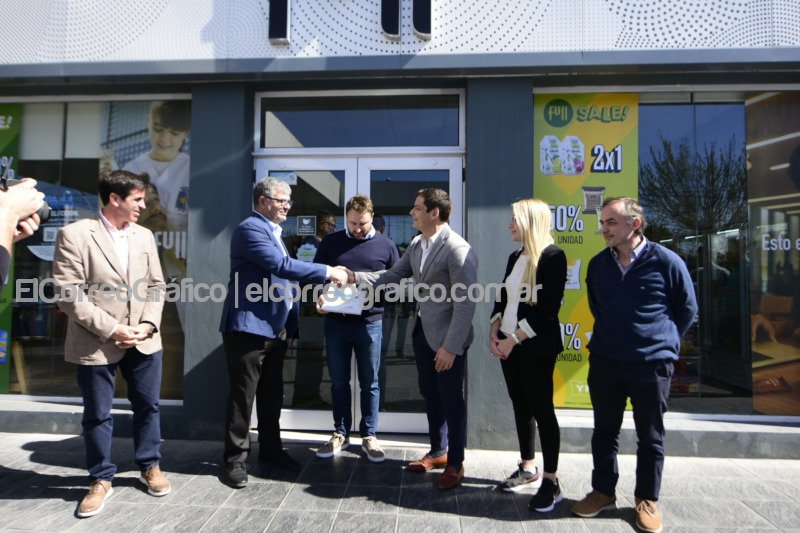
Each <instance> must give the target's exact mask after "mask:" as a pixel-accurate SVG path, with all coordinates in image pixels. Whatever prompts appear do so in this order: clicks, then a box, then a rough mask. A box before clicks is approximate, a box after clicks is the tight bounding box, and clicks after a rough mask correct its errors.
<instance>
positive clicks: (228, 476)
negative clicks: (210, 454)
mask: <svg viewBox="0 0 800 533" xmlns="http://www.w3.org/2000/svg"><path fill="white" fill-rule="evenodd" d="M249 469H250V465H248V464H247V463H227V464H226V465H225V476H224V477H223V478H222V481H224V482H225V484H226V485H228V486H229V487H233V488H234V489H241V488H244V487H246V486H247V471H248V470H249Z"/></svg>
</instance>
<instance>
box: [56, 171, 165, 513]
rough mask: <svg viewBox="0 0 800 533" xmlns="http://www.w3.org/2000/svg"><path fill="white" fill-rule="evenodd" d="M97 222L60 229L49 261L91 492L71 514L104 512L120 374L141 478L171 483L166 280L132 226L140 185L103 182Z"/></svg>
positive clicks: (118, 178) (155, 489)
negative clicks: (164, 421)
mask: <svg viewBox="0 0 800 533" xmlns="http://www.w3.org/2000/svg"><path fill="white" fill-rule="evenodd" d="M98 189H99V193H100V199H101V200H102V202H103V208H102V209H101V210H100V213H99V216H98V218H96V219H84V220H80V221H78V222H74V223H72V224H69V225H68V226H65V227H63V228H61V229H60V230H59V232H58V239H57V240H56V247H55V256H54V258H53V277H54V278H55V280H56V283H57V285H58V288H59V290H60V294H59V301H58V307H59V309H61V310H62V311H63V312H64V313H65V314H66V315H67V316H68V317H69V323H68V325H67V335H66V340H65V341H64V356H65V359H66V360H67V361H68V362H70V363H75V364H76V365H78V366H77V372H78V385H79V386H80V389H81V393H82V395H83V405H84V409H83V420H82V426H83V437H84V441H85V444H86V463H87V468H88V470H89V478H90V480H91V487H90V488H89V491H88V493H87V494H86V496H85V497H84V498H83V500H82V501H81V503H80V505H79V507H78V510H77V512H76V514H77V516H78V517H80V518H85V517H88V516H93V515H95V514H97V513H99V512H100V511H102V510H103V506H104V504H105V500H106V498H107V497H108V496H110V495H111V493H112V492H113V489H112V487H111V480H112V478H113V477H114V474H115V473H116V471H117V467H116V466H115V465H114V464H113V463H112V462H111V436H112V432H113V425H112V420H111V403H112V400H113V398H114V378H115V375H116V371H117V368H119V369H120V371H121V372H122V376H123V377H124V378H125V380H126V381H127V383H128V398H129V399H130V401H131V405H132V408H133V442H134V447H135V460H136V464H137V465H138V466H139V468H140V469H141V472H142V475H141V478H140V479H141V481H142V483H144V484H145V486H146V487H147V491H148V492H149V493H150V494H151V495H153V496H164V495H166V494H167V493H169V491H170V483H169V481H168V480H167V478H166V476H164V474H163V473H162V472H161V469H160V468H159V460H160V458H161V453H160V447H161V428H160V417H159V409H158V398H159V391H160V388H161V358H162V348H161V336H160V335H159V333H158V326H159V323H160V322H161V311H162V308H163V306H164V293H165V285H164V276H163V274H162V272H161V265H160V263H159V260H158V250H157V249H156V243H155V239H154V237H153V234H152V233H151V232H150V230H148V229H146V228H143V227H142V226H139V225H138V224H136V221H137V220H138V219H139V215H140V214H141V212H142V210H143V209H144V208H145V204H144V196H145V184H144V182H143V181H142V180H141V179H140V178H139V176H137V175H136V174H133V173H131V172H128V171H124V170H117V171H113V172H110V173H108V174H104V175H102V176H101V177H100V182H99V185H98Z"/></svg>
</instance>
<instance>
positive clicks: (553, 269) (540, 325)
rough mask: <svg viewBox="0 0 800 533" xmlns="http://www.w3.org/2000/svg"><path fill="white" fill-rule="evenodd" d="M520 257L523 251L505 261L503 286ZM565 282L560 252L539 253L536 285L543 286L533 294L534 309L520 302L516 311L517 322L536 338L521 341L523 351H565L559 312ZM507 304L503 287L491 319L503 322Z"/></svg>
mask: <svg viewBox="0 0 800 533" xmlns="http://www.w3.org/2000/svg"><path fill="white" fill-rule="evenodd" d="M521 253H522V250H521V249H520V250H517V251H516V252H513V253H512V254H511V255H510V256H509V257H508V264H507V265H506V274H505V276H503V283H505V281H506V278H508V275H509V274H511V270H513V268H514V263H516V262H517V259H518V258H519V256H520V254H521ZM566 282H567V256H566V255H565V254H564V251H563V250H562V249H561V248H559V247H558V246H556V245H554V244H551V245H550V246H548V247H546V248H545V249H544V250H542V255H541V257H539V264H538V265H537V266H536V284H537V285H538V284H541V285H542V288H541V289H539V292H538V293H537V294H536V296H537V303H536V305H530V304H528V303H525V302H520V303H519V306H518V307H517V321H521V320H526V321H527V323H528V325H529V326H530V327H531V329H533V332H534V333H535V334H536V336H535V337H533V338H529V339H526V340H524V341H522V343H523V344H524V345H526V347H530V349H532V350H534V351H537V352H541V353H545V354H557V353H559V352H561V351H562V350H563V349H564V344H563V341H562V339H561V326H560V325H559V321H558V311H559V309H561V300H563V299H564V285H565V284H566ZM507 301H508V295H507V294H506V289H505V287H504V288H503V289H502V290H501V291H500V300H499V301H497V302H495V304H494V309H493V310H492V319H494V318H495V317H497V316H498V315H499V317H500V320H502V316H503V311H504V310H505V308H506V302H507Z"/></svg>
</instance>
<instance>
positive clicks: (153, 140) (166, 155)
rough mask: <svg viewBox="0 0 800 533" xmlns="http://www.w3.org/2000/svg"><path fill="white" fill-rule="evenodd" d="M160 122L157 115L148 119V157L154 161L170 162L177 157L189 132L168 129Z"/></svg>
mask: <svg viewBox="0 0 800 533" xmlns="http://www.w3.org/2000/svg"><path fill="white" fill-rule="evenodd" d="M160 120H161V117H159V116H158V115H155V116H153V117H151V119H150V144H151V145H152V150H151V152H150V157H151V158H153V159H154V160H156V161H172V160H173V159H175V158H176V157H178V153H179V152H180V151H181V146H183V142H184V141H185V140H186V138H187V137H189V132H188V131H181V130H176V129H173V128H168V127H166V126H164V125H163V124H161V122H160Z"/></svg>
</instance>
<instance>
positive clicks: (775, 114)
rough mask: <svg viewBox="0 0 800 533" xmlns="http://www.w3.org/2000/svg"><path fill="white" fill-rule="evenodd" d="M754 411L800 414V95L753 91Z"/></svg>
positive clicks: (749, 102)
mask: <svg viewBox="0 0 800 533" xmlns="http://www.w3.org/2000/svg"><path fill="white" fill-rule="evenodd" d="M746 102H747V106H746V109H747V111H746V113H747V117H746V118H747V163H748V170H747V178H748V187H749V193H750V230H751V236H752V237H751V239H750V247H749V252H750V259H751V261H752V267H751V269H750V299H751V320H752V324H751V328H752V329H751V339H752V354H753V410H754V411H755V412H756V413H759V414H766V415H788V416H797V415H800V395H798V394H797V390H798V386H800V141H798V137H797V130H798V117H800V94H798V93H790V92H769V93H760V94H752V95H747V100H746Z"/></svg>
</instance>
